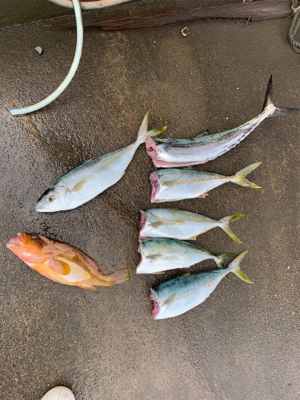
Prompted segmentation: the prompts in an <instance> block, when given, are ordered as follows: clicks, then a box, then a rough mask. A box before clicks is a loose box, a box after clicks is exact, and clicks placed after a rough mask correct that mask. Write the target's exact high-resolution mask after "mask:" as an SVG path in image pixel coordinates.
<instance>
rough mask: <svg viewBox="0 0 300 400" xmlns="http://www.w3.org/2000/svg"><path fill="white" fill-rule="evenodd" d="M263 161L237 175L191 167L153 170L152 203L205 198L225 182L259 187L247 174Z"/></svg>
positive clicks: (151, 177) (151, 180) (254, 187)
mask: <svg viewBox="0 0 300 400" xmlns="http://www.w3.org/2000/svg"><path fill="white" fill-rule="evenodd" d="M260 164H261V163H260V162H258V163H255V164H252V165H249V166H248V167H246V168H244V169H242V170H241V171H238V172H237V173H236V174H235V175H232V176H224V175H220V174H215V173H213V172H206V171H197V170H195V169H190V168H168V169H166V168H164V169H159V170H157V171H155V172H152V174H151V175H150V177H149V179H150V182H151V185H152V193H151V203H162V202H165V201H178V200H183V199H193V198H195V197H199V198H204V197H206V196H207V195H208V192H209V191H210V190H212V189H214V188H216V187H218V186H221V185H224V183H227V182H232V183H236V184H237V185H240V186H244V187H251V188H253V189H259V188H260V186H257V185H255V184H254V183H252V182H250V181H248V179H246V176H247V175H248V174H250V172H252V171H253V170H254V169H256V168H257V167H258V166H259V165H260Z"/></svg>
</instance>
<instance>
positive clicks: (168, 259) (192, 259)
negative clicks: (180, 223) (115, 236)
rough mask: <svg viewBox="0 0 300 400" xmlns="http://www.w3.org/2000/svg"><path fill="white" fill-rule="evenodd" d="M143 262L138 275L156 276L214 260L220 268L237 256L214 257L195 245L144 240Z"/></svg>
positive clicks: (141, 246) (160, 240)
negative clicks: (226, 261)
mask: <svg viewBox="0 0 300 400" xmlns="http://www.w3.org/2000/svg"><path fill="white" fill-rule="evenodd" d="M139 252H140V254H141V261H140V263H139V265H138V266H137V269H136V273H137V274H156V273H160V272H163V271H168V270H172V269H177V268H188V267H190V266H192V265H194V264H197V263H199V262H201V261H204V260H209V259H212V260H214V261H215V262H216V264H217V265H218V267H219V268H222V267H223V262H224V261H225V260H227V259H229V258H231V257H235V256H236V254H220V255H218V256H215V255H213V254H212V253H210V252H209V251H207V250H204V249H202V248H201V247H198V246H195V245H194V244H191V243H187V242H184V241H179V240H174V239H144V240H141V241H140V246H139Z"/></svg>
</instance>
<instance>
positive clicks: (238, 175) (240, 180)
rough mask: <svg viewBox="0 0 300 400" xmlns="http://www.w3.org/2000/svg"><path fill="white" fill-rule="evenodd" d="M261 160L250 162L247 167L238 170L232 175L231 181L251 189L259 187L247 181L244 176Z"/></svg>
mask: <svg viewBox="0 0 300 400" xmlns="http://www.w3.org/2000/svg"><path fill="white" fill-rule="evenodd" d="M260 164H261V162H257V163H255V164H251V165H249V166H248V167H246V168H244V169H241V170H240V171H238V172H237V173H236V174H235V175H234V176H233V177H232V182H234V183H236V184H237V185H240V186H244V187H251V188H253V189H260V186H257V185H256V184H255V183H252V182H250V181H248V179H246V178H245V177H246V176H247V175H248V174H250V172H252V171H253V170H255V169H256V168H257V167H258V166H259V165H260Z"/></svg>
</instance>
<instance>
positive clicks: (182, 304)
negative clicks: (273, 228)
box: [150, 251, 252, 319]
mask: <svg viewBox="0 0 300 400" xmlns="http://www.w3.org/2000/svg"><path fill="white" fill-rule="evenodd" d="M248 253H249V251H244V252H243V253H241V254H240V255H238V256H237V257H236V258H235V259H234V260H233V261H232V262H231V263H230V264H229V266H228V268H226V269H221V270H220V269H218V270H213V271H208V272H201V273H198V274H194V275H190V274H187V275H183V276H181V277H179V278H175V279H172V280H170V281H167V282H164V283H160V284H159V285H157V286H155V287H152V288H151V295H150V298H151V300H153V303H154V308H153V311H152V315H153V318H154V319H165V318H171V317H176V316H178V315H181V314H183V313H185V312H187V311H189V310H191V309H192V308H194V307H196V306H198V305H199V304H201V303H203V301H204V300H206V299H207V298H208V297H209V296H210V294H211V293H212V292H213V291H214V290H215V288H216V287H217V285H218V284H219V283H220V282H221V280H222V279H223V278H224V277H225V276H226V275H228V274H229V273H230V272H233V273H234V274H235V275H237V276H238V277H239V278H240V279H242V280H243V281H245V282H248V283H252V282H251V281H250V279H249V278H248V277H247V275H245V274H244V273H243V272H242V271H241V269H240V267H239V264H240V262H241V261H242V259H243V258H244V257H245V256H246V255H247V254H248Z"/></svg>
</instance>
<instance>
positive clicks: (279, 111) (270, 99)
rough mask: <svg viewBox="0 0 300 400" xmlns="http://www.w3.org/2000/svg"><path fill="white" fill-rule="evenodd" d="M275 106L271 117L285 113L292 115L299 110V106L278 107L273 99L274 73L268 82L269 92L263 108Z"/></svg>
mask: <svg viewBox="0 0 300 400" xmlns="http://www.w3.org/2000/svg"><path fill="white" fill-rule="evenodd" d="M270 106H273V107H274V108H275V109H274V112H273V113H271V114H270V115H269V117H280V116H284V115H290V114H292V113H294V112H296V111H299V108H279V107H276V106H275V104H274V101H273V82H272V75H271V77H270V79H269V82H268V87H267V92H266V96H265V101H264V105H263V110H265V109H266V108H267V107H270Z"/></svg>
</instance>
